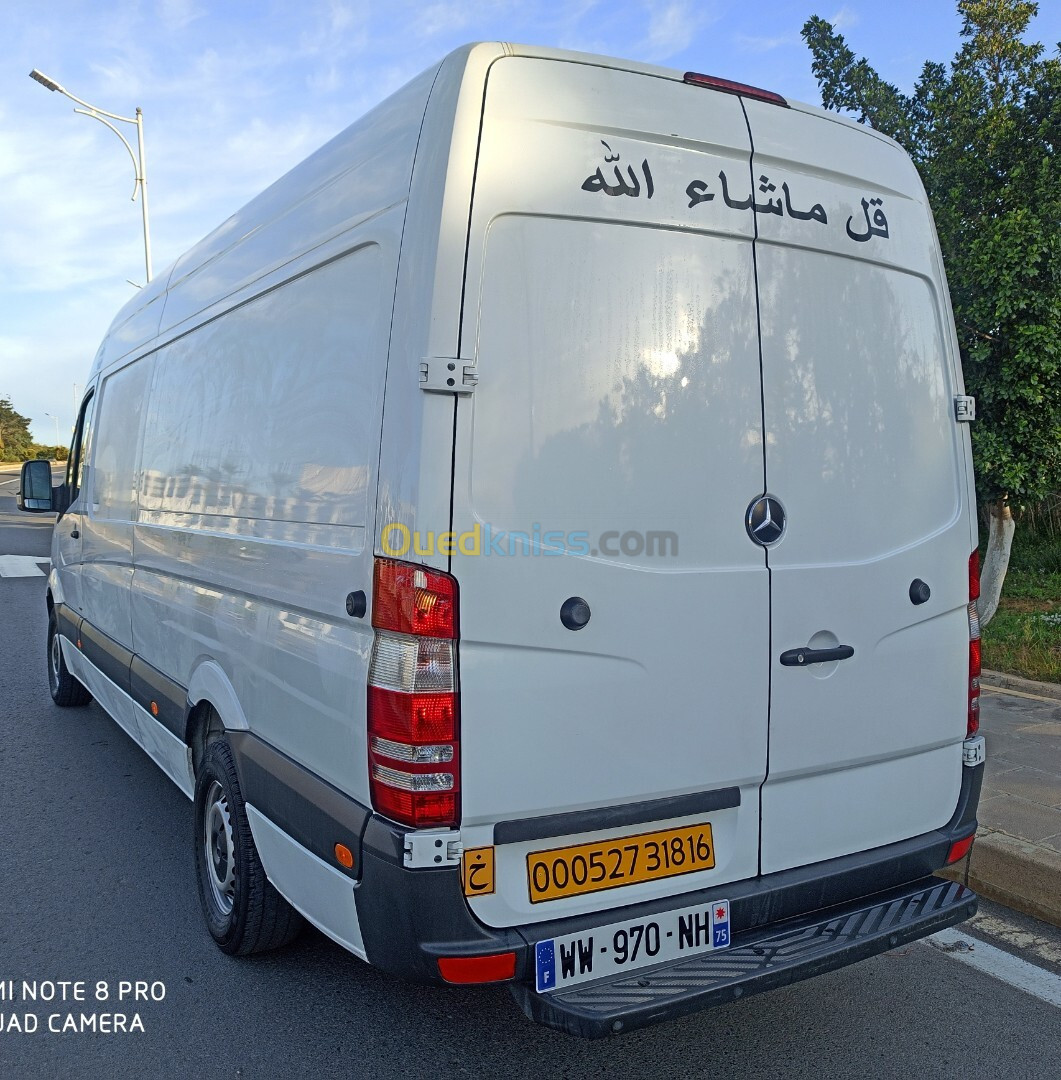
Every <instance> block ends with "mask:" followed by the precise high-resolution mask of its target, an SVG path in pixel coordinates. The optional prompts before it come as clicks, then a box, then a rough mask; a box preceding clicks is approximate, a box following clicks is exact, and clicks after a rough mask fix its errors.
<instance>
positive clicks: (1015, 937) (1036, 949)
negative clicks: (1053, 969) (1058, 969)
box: [965, 911, 1061, 966]
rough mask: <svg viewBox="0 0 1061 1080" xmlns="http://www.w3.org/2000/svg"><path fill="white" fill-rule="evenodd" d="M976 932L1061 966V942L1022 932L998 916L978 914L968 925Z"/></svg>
mask: <svg viewBox="0 0 1061 1080" xmlns="http://www.w3.org/2000/svg"><path fill="white" fill-rule="evenodd" d="M965 925H966V926H969V927H971V928H972V929H974V930H981V931H983V933H985V934H987V935H988V936H989V937H993V938H997V939H998V940H999V941H1002V942H1005V944H1007V945H1012V946H1013V947H1014V948H1016V949H1022V950H1023V951H1024V952H1026V953H1034V954H1035V955H1036V956H1037V957H1039V959H1041V960H1046V961H1047V962H1048V963H1051V964H1057V965H1058V966H1061V940H1056V941H1054V940H1051V939H1050V938H1047V937H1043V935H1042V934H1033V933H1031V932H1030V931H1028V930H1022V929H1021V928H1020V927H1019V926H1014V925H1013V924H1012V923H1009V922H1006V920H1005V919H1000V918H998V916H997V915H988V914H986V913H985V912H982V911H979V912H977V913H976V914H975V915H974V916H973V917H972V918H971V919H970V920H969V921H968V922H967V923H966V924H965Z"/></svg>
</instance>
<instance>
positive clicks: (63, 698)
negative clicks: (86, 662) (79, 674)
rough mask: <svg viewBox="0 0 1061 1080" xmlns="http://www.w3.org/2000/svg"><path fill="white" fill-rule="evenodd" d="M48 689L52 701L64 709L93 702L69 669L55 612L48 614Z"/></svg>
mask: <svg viewBox="0 0 1061 1080" xmlns="http://www.w3.org/2000/svg"><path fill="white" fill-rule="evenodd" d="M48 689H49V690H50V691H51V695H52V701H54V702H55V704H56V705H61V706H62V707H63V708H64V709H69V708H73V707H77V706H81V705H87V704H88V703H89V702H90V701H91V700H92V695H91V694H90V693H89V692H88V691H87V690H86V689H85V688H84V686H82V685H81V683H79V682H78V681H77V679H75V678H74V677H73V675H71V674H70V672H69V670H68V669H67V666H66V660H64V659H63V647H62V645H61V644H60V641H59V623H58V621H57V620H56V618H55V611H54V610H53V611H49V612H48Z"/></svg>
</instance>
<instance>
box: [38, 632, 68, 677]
mask: <svg viewBox="0 0 1061 1080" xmlns="http://www.w3.org/2000/svg"><path fill="white" fill-rule="evenodd" d="M61 649H62V647H61V646H60V644H59V635H58V634H52V646H51V648H50V649H49V650H48V652H49V655H50V656H51V661H52V682H53V683H54V684H55V685H56V686H58V685H59V664H60V662H61V660H62V656H63V654H62V651H61ZM38 655H40V654H39V653H38ZM38 670H40V669H39V668H38Z"/></svg>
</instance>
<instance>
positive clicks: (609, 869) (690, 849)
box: [527, 821, 715, 904]
mask: <svg viewBox="0 0 1061 1080" xmlns="http://www.w3.org/2000/svg"><path fill="white" fill-rule="evenodd" d="M714 865H715V845H714V841H713V840H712V838H711V826H710V824H709V823H707V822H706V821H705V822H703V823H702V824H700V825H685V826H683V827H682V828H680V829H663V830H662V831H660V832H650V833H641V834H640V835H639V836H624V837H621V838H620V839H617V840H600V841H597V842H596V843H592V844H575V845H574V846H572V847H562V848H553V849H552V850H551V851H532V852H531V853H530V854H529V855H528V856H527V883H528V887H529V889H530V899H531V903H532V904H540V903H541V902H542V901H544V900H560V899H562V898H564V897H566V896H581V895H582V894H583V893H592V892H601V891H603V890H604V889H619V888H622V887H623V886H624V885H637V884H639V883H640V882H643V881H658V880H659V879H660V878H669V877H677V876H678V875H679V874H694V873H696V872H697V871H698V870H711V869H712V868H713V867H714Z"/></svg>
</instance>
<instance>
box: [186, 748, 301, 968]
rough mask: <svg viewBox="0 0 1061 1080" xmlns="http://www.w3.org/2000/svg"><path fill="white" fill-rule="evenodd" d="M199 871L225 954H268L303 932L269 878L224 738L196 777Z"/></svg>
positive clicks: (210, 924)
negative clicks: (256, 843)
mask: <svg viewBox="0 0 1061 1080" xmlns="http://www.w3.org/2000/svg"><path fill="white" fill-rule="evenodd" d="M195 869H196V878H197V879H198V882H199V900H200V902H201V904H202V908H203V916H204V917H205V919H206V925H207V928H208V929H209V930H210V934H211V936H212V937H213V939H214V941H215V942H217V945H218V948H220V949H221V951H222V952H226V953H228V954H229V955H230V956H246V955H247V954H249V953H256V952H267V951H268V950H269V949H278V948H280V946H282V945H286V944H288V942H290V941H293V940H294V939H295V938H296V937H297V936H298V934H299V932H300V931H301V929H302V926H303V920H302V916H301V915H299V913H298V912H297V911H295V909H294V908H293V907H291V905H290V904H289V903H288V902H287V901H286V900H285V899H284V898H283V897H282V896H281V895H280V894H279V893H278V892H277V891H276V889H274V888H273V886H272V885H270V884H269V880H268V878H266V876H265V869H264V868H263V867H262V861H261V859H259V858H258V852H257V850H256V849H255V847H254V839H253V837H252V836H251V830H250V825H249V824H248V823H247V810H246V807H245V805H244V802H243V795H242V793H241V792H240V787H239V777H238V776H237V775H236V765H235V761H234V759H233V756H232V748H231V747H230V746H229V744H228V742H227V741H226V740H225V739H223V738H221V739H216V740H215V741H214V742H212V743H211V744H210V745H209V746H208V747H207V750H206V753H205V755H204V756H203V762H202V765H201V766H200V768H199V772H198V774H197V775H196V778H195Z"/></svg>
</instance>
